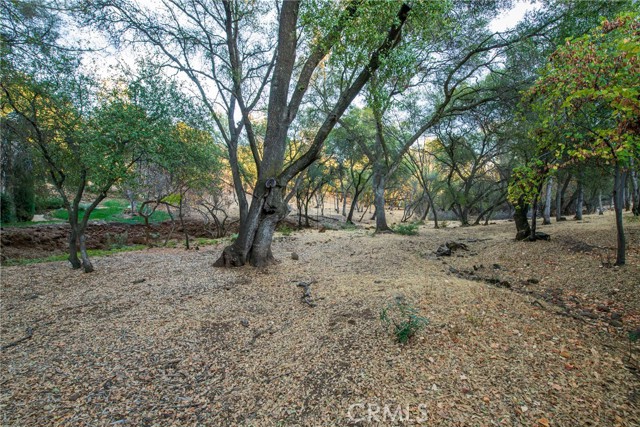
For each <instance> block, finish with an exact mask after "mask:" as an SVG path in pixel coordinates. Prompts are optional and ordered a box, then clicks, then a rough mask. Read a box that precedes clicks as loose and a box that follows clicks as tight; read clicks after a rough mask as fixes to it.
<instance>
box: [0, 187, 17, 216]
mask: <svg viewBox="0 0 640 427" xmlns="http://www.w3.org/2000/svg"><path fill="white" fill-rule="evenodd" d="M0 211H1V212H0V222H2V223H3V224H7V223H10V222H15V220H16V219H15V217H14V216H13V212H12V211H13V202H12V201H11V197H9V195H8V194H6V193H2V194H0Z"/></svg>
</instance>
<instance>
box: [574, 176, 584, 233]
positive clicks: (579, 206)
mask: <svg viewBox="0 0 640 427" xmlns="http://www.w3.org/2000/svg"><path fill="white" fill-rule="evenodd" d="M577 193H578V194H577V196H576V216H575V218H576V220H578V221H582V209H583V205H584V171H580V175H579V176H578V189H577Z"/></svg>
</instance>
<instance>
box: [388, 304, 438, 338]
mask: <svg viewBox="0 0 640 427" xmlns="http://www.w3.org/2000/svg"><path fill="white" fill-rule="evenodd" d="M380 321H381V322H382V324H383V326H384V328H385V329H386V330H390V331H391V332H392V333H393V335H394V337H395V339H396V341H397V342H398V343H400V344H404V343H406V342H407V341H409V339H411V337H413V336H414V335H415V334H416V333H417V332H418V331H420V330H421V329H423V328H424V327H425V326H427V325H428V324H429V319H427V318H426V317H422V316H420V315H419V314H418V310H417V309H416V308H415V307H413V306H412V305H411V304H409V303H408V302H406V301H404V299H402V298H396V299H395V301H393V302H392V303H389V305H387V307H385V308H383V309H382V310H381V312H380Z"/></svg>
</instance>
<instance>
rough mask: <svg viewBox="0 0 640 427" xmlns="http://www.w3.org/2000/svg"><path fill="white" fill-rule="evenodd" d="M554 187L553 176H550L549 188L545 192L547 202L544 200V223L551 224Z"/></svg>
mask: <svg viewBox="0 0 640 427" xmlns="http://www.w3.org/2000/svg"><path fill="white" fill-rule="evenodd" d="M552 189H553V177H551V176H550V177H549V180H548V181H547V190H546V194H545V202H544V219H543V220H542V224H543V225H548V224H551V191H552Z"/></svg>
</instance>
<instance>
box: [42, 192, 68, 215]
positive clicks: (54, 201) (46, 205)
mask: <svg viewBox="0 0 640 427" xmlns="http://www.w3.org/2000/svg"><path fill="white" fill-rule="evenodd" d="M35 204H36V212H37V213H43V212H45V211H50V210H54V209H62V208H63V207H64V201H63V200H62V198H61V197H59V196H39V195H36V198H35Z"/></svg>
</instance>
